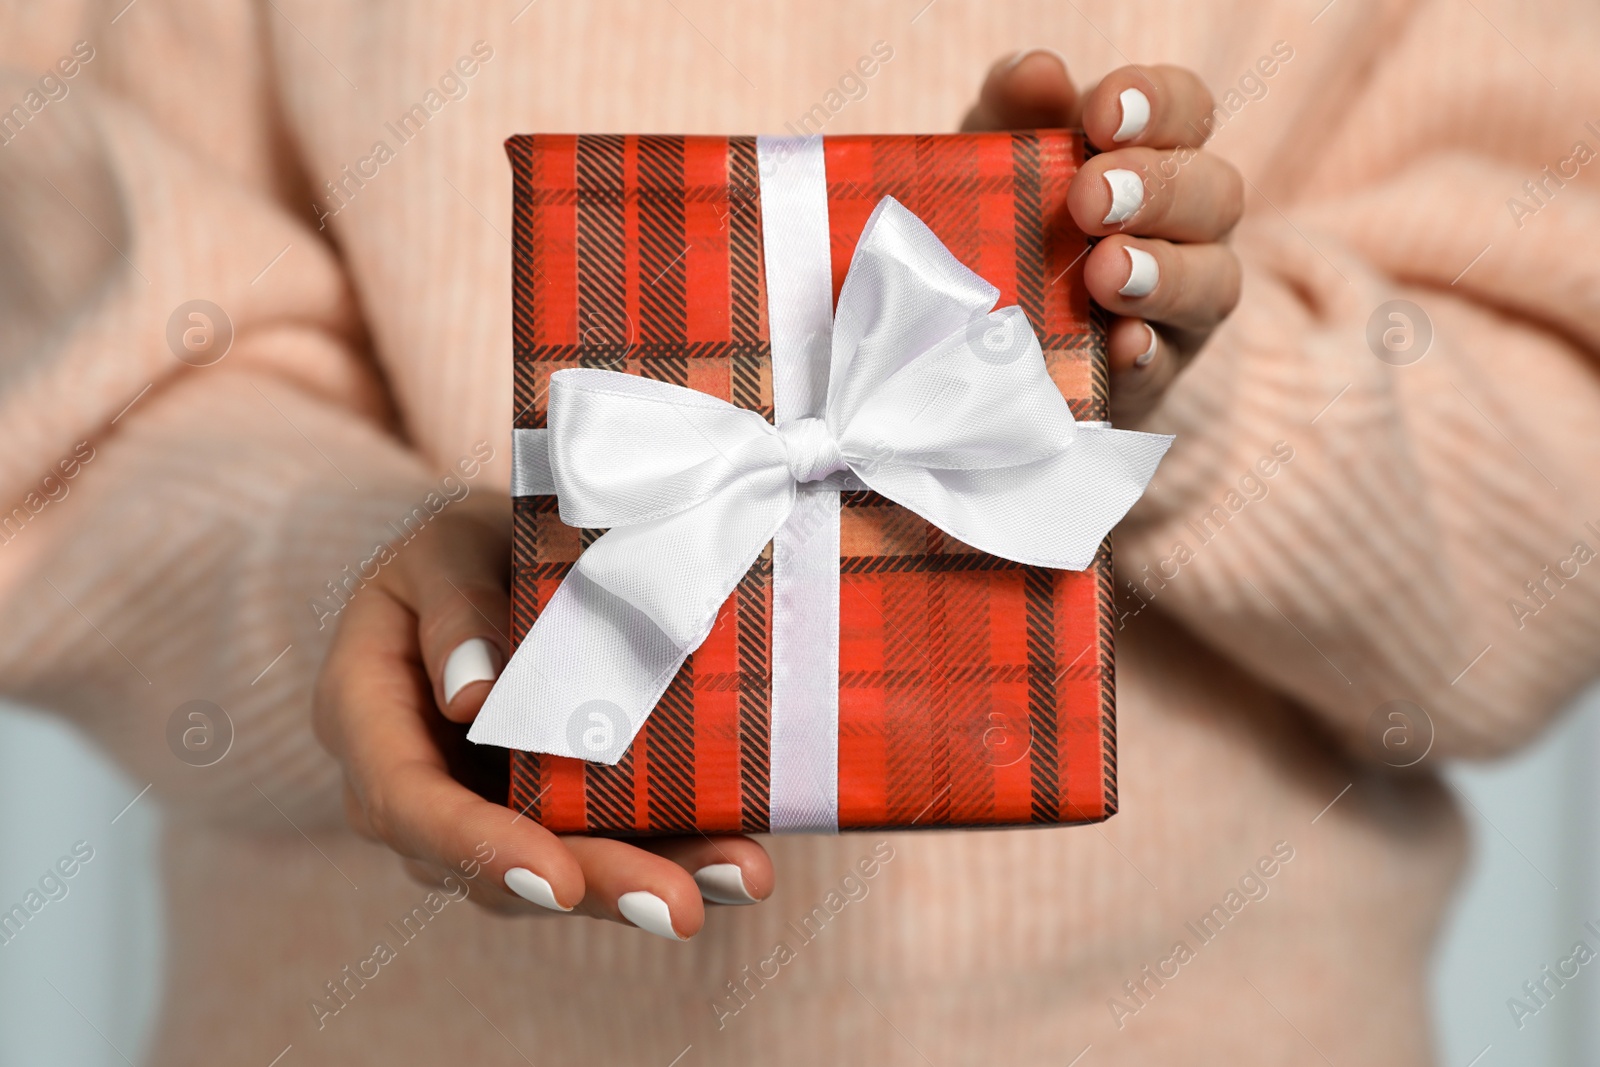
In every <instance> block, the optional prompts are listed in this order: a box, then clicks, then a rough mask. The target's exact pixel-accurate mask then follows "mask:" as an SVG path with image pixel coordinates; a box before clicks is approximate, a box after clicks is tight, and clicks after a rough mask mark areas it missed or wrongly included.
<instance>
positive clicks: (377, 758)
mask: <svg viewBox="0 0 1600 1067" xmlns="http://www.w3.org/2000/svg"><path fill="white" fill-rule="evenodd" d="M510 511H511V508H510V501H509V499H508V498H506V497H503V496H500V497H495V498H491V497H489V495H488V494H473V495H472V496H470V497H468V498H465V499H463V500H461V501H459V502H457V503H454V504H452V505H450V506H449V507H447V508H445V509H444V510H443V511H441V512H440V513H439V514H438V515H436V516H435V517H434V518H433V519H432V520H431V521H430V522H429V524H428V525H427V527H425V528H424V530H423V532H422V533H420V534H418V535H417V536H416V537H415V538H414V539H413V540H411V541H409V542H405V543H403V544H395V545H392V546H391V547H390V552H391V553H392V557H390V558H389V559H388V561H387V562H385V563H382V564H381V565H380V566H379V571H378V576H377V578H376V579H374V580H372V581H369V582H367V584H366V585H365V586H364V587H362V588H361V589H360V590H359V591H357V592H356V594H355V595H354V596H353V597H351V599H350V602H349V604H348V606H347V607H345V609H344V610H343V612H342V613H341V615H342V617H341V618H340V620H339V629H338V632H337V634H336V635H335V637H334V641H333V644H332V647H331V648H330V650H329V652H328V658H327V661H326V662H325V663H324V665H323V668H322V673H321V675H320V677H319V678H318V680H317V686H316V694H315V698H314V702H313V718H314V725H315V729H316V735H317V738H318V740H319V741H321V743H322V745H323V747H325V748H326V749H327V750H328V751H329V752H330V753H331V754H332V755H333V757H334V758H335V759H337V760H338V761H339V763H340V765H341V766H342V767H343V768H344V776H345V790H344V797H345V813H346V816H347V818H348V819H349V820H350V825H351V826H352V827H353V828H354V829H355V830H356V832H357V833H359V834H361V835H362V836H364V837H367V838H369V839H371V840H374V841H378V842H381V843H382V844H384V845H387V846H388V847H389V848H391V849H393V850H394V851H395V852H397V853H399V854H400V856H401V857H403V860H404V862H405V865H406V868H407V870H408V871H410V872H411V873H412V875H413V876H415V877H417V878H418V879H419V880H422V881H424V882H425V883H428V884H431V885H439V884H442V881H443V879H444V878H445V877H446V876H447V875H451V874H453V875H455V876H456V877H457V878H461V877H463V876H466V878H467V879H468V882H467V884H468V886H469V896H470V897H471V899H473V900H475V901H477V902H478V903H479V904H481V905H483V906H485V907H488V908H490V909H492V910H494V911H497V912H507V913H520V914H527V915H545V916H554V915H560V914H563V913H570V914H573V915H587V916H591V917H593V918H598V919H610V920H611V921H613V922H620V923H624V924H631V925H634V926H638V927H640V928H642V929H645V930H648V931H650V932H651V933H654V934H658V935H660V936H662V937H667V938H672V939H676V940H685V939H687V938H689V937H692V936H693V935H694V934H695V933H697V932H698V931H699V930H700V927H701V926H702V925H703V924H704V922H705V910H704V906H703V904H702V897H704V899H705V900H709V901H711V902H713V903H726V904H734V903H738V904H753V903H755V902H757V901H758V900H763V899H765V898H766V897H767V896H768V895H770V894H771V892H772V888H773V880H774V876H773V870H772V861H771V859H770V858H769V857H768V856H767V853H766V851H765V850H764V849H763V848H762V847H761V846H760V845H758V844H757V843H756V842H754V841H752V840H750V839H749V838H747V837H739V836H713V837H707V836H705V835H700V836H697V837H684V838H651V839H647V840H640V841H639V842H638V843H637V844H630V843H628V842H626V841H619V840H614V839H609V838H599V837H583V836H559V837H558V836H557V835H555V834H553V833H551V832H550V831H549V830H546V829H545V828H544V827H542V826H540V825H538V824H537V823H535V822H534V821H533V820H531V819H529V818H526V817H524V816H522V815H520V814H518V813H517V812H513V811H511V810H510V809H508V808H506V807H505V806H504V805H503V804H500V803H495V802H493V801H490V800H487V799H485V798H484V795H480V794H486V795H490V796H504V795H505V789H504V785H505V765H506V754H505V751H504V750H502V749H496V748H479V747H478V746H476V745H473V744H471V743H469V742H468V741H467V740H466V728H467V725H468V724H470V723H471V722H472V720H473V718H474V717H476V715H477V713H478V709H479V708H481V707H482V706H483V702H484V699H485V697H486V696H487V695H488V692H489V688H490V683H491V682H492V681H493V679H494V677H495V676H496V675H497V674H498V673H499V670H500V669H501V668H502V667H503V666H504V664H505V663H506V660H507V658H508V655H509V653H510V640H509V638H508V637H507V636H506V634H505V633H504V631H503V630H502V627H503V626H505V625H506V623H507V620H508V618H509V616H510V611H509V601H508V598H507V574H508V566H509V562H510V559H511V544H510V537H509V532H510V529H511V515H510ZM574 654H581V650H577V649H575V650H574ZM491 768H494V769H497V770H492V769H491ZM463 783H472V784H473V785H475V786H476V787H477V789H476V791H475V789H474V788H469V787H468V785H467V784H463Z"/></svg>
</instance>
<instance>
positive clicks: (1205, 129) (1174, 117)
mask: <svg viewBox="0 0 1600 1067" xmlns="http://www.w3.org/2000/svg"><path fill="white" fill-rule="evenodd" d="M1215 107H1216V103H1215V101H1213V100H1212V97H1211V91H1210V90H1209V89H1207V88H1206V86H1205V83H1204V82H1202V81H1201V80H1200V79H1199V77H1198V76H1196V75H1195V74H1194V72H1193V71H1190V70H1186V69H1184V68H1183V67H1168V66H1149V67H1139V66H1130V67H1121V68H1119V69H1117V70H1114V71H1112V72H1111V73H1110V74H1108V75H1106V76H1105V78H1104V79H1103V80H1102V81H1101V82H1100V84H1099V85H1097V86H1095V87H1094V88H1093V89H1092V90H1090V91H1089V92H1088V93H1086V94H1084V100H1083V132H1084V133H1085V134H1086V135H1087V136H1088V138H1089V141H1090V143H1091V144H1093V145H1094V146H1095V147H1096V148H1100V149H1107V148H1116V147H1121V146H1124V145H1148V146H1151V147H1155V148H1177V147H1180V146H1188V147H1191V148H1198V147H1199V146H1200V145H1203V144H1205V143H1206V139H1207V138H1208V137H1210V136H1211V129H1212V122H1213V120H1212V118H1211V114H1212V110H1213V109H1214V108H1215Z"/></svg>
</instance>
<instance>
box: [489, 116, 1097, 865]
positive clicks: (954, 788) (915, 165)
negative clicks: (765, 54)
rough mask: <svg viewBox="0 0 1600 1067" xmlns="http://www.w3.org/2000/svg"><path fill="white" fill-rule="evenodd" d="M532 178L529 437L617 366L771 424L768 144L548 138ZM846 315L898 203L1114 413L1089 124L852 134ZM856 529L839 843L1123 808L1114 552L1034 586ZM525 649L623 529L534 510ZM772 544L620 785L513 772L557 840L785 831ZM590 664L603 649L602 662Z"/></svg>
mask: <svg viewBox="0 0 1600 1067" xmlns="http://www.w3.org/2000/svg"><path fill="white" fill-rule="evenodd" d="M506 147H507V151H508V153H509V155H510V157H511V162H512V169H513V176H514V182H515V198H514V199H515V215H516V218H515V228H516V235H515V243H514V257H515V276H514V287H515V292H514V297H515V301H514V308H515V310H514V314H515V344H516V354H515V355H516V370H515V374H516V381H515V390H516V404H517V416H516V425H517V426H518V427H540V426H543V425H544V424H545V399H546V395H547V390H548V385H549V377H550V374H551V373H552V372H554V371H557V370H560V369H562V368H564V367H579V366H581V367H604V368H609V369H613V370H619V371H625V372H627V373H630V374H640V375H644V376H646V377H652V378H659V379H661V380H663V381H669V382H673V383H676V384H679V385H686V386H689V387H691V388H694V389H698V390H700V391H702V392H705V393H709V394H712V395H714V396H718V397H721V398H723V399H725V400H729V401H731V402H733V403H735V404H738V405H740V406H741V407H746V408H750V409H752V410H755V411H759V412H761V413H762V414H763V415H765V416H766V417H767V418H769V419H770V418H771V417H772V374H771V359H770V349H769V345H768V340H767V336H768V335H767V308H766V288H765V279H764V271H763V266H762V250H761V215H760V211H761V204H760V195H759V182H758V178H757V169H756V149H755V139H754V138H752V137H667V136H619V135H577V136H574V135H535V136H517V137H512V138H511V139H510V140H508V141H507V143H506ZM825 151H826V157H827V173H828V203H829V216H830V218H829V228H830V239H831V246H832V252H833V281H834V295H835V297H837V295H838V290H839V286H840V285H841V284H842V282H843V280H844V273H845V271H846V270H847V269H848V267H849V264H850V257H851V254H852V252H853V251H854V249H855V244H856V240H857V238H858V237H859V236H860V232H861V228H862V226H863V225H864V224H865V223H866V220H867V216H868V215H869V214H870V213H871V211H872V209H873V208H874V207H875V206H876V205H877V203H878V201H879V200H880V199H881V198H882V197H884V196H894V197H895V198H896V199H898V200H899V201H900V202H901V203H903V204H905V205H906V207H908V208H909V209H910V210H912V211H913V212H915V213H916V214H917V215H918V216H920V217H921V218H922V219H923V221H924V222H926V223H927V224H928V226H929V227H930V228H931V229H932V230H933V231H934V233H936V234H937V235H938V236H939V238H940V239H941V240H942V241H943V242H944V243H945V244H946V245H947V246H949V248H950V250H951V251H952V252H954V253H955V255H956V256H957V257H958V258H960V259H961V261H962V262H964V263H966V264H967V265H968V266H969V267H971V268H972V269H973V270H975V271H977V272H978V273H979V274H981V275H982V276H983V277H984V278H986V279H988V280H989V281H990V282H991V283H993V284H994V285H995V286H996V287H997V288H999V289H1000V290H1001V299H1000V305H1001V306H1005V305H1007V304H1017V305H1019V306H1021V308H1022V309H1023V311H1024V312H1026V314H1027V316H1028V319H1029V321H1030V322H1031V323H1032V325H1033V327H1034V329H1035V331H1036V332H1037V333H1038V334H1039V338H1040V342H1041V344H1042V346H1043V348H1044V353H1045V360H1046V363H1047V365H1048V367H1049V369H1050V373H1051V376H1052V377H1053V379H1054V380H1055V382H1056V384H1057V385H1058V386H1059V387H1060V389H1061V391H1062V394H1063V395H1064V396H1065V397H1066V398H1067V399H1068V401H1069V403H1070V405H1071V407H1072V411H1073V414H1074V415H1075V416H1076V417H1077V418H1079V419H1088V420H1096V419H1104V418H1105V417H1106V393H1107V377H1106V366H1105V343H1104V341H1105V333H1104V326H1103V322H1102V321H1101V320H1100V319H1099V317H1098V316H1096V315H1095V314H1093V313H1092V311H1091V308H1090V304H1089V300H1088V296H1087V293H1086V291H1085V290H1084V287H1083V280H1082V260H1083V253H1084V251H1085V249H1086V238H1085V237H1084V235H1083V234H1082V233H1080V232H1078V230H1077V229H1076V228H1075V227H1074V226H1073V225H1072V223H1071V220H1070V218H1069V217H1068V215H1067V212H1066V190H1067V182H1068V181H1069V180H1070V179H1071V177H1072V175H1073V174H1074V173H1075V171H1076V169H1077V166H1078V165H1079V163H1081V161H1082V159H1083V154H1084V144H1083V141H1082V138H1081V136H1080V135H1079V134H1077V133H1074V132H1068V131H1059V130H1056V131H1039V132H1032V133H985V134H961V135H954V134H952V135H931V136H874V137H830V138H827V139H826V142H825ZM843 505H844V506H843V508H842V517H841V522H840V560H839V569H840V578H841V581H840V605H839V609H840V657H839V659H840V678H839V720H840V721H839V824H840V828H841V829H866V828H879V827H895V828H907V827H951V826H1004V825H1023V824H1051V823H1063V822H1085V821H1094V820H1099V819H1103V818H1105V817H1107V816H1108V815H1110V814H1112V813H1113V812H1114V811H1115V810H1116V762H1115V752H1116V737H1115V719H1114V707H1115V704H1114V697H1113V692H1112V625H1111V623H1112V614H1111V612H1112V603H1111V559H1110V549H1109V544H1108V545H1106V546H1103V547H1102V549H1101V552H1100V555H1099V557H1098V559H1097V560H1096V562H1095V564H1094V566H1093V567H1091V568H1090V569H1089V570H1088V571H1085V572H1083V573H1081V574H1080V573H1074V572H1069V571H1052V570H1047V569H1043V568H1038V567H1026V566H1021V565H1019V564H1014V563H1011V562H1009V561H1006V560H1002V559H998V558H996V557H993V556H989V555H985V554H984V553H981V552H978V551H976V550H975V549H972V548H970V547H968V546H966V545H964V544H961V543H959V542H956V541H954V540H953V539H951V538H949V537H947V536H945V534H944V533H943V532H941V531H940V530H939V529H937V528H936V527H934V526H932V525H930V524H928V523H927V522H924V521H923V520H922V519H920V518H918V517H917V516H916V515H914V514H912V513H910V512H908V511H906V510H905V509H903V508H901V507H899V506H897V505H895V504H892V503H890V502H889V501H887V500H885V499H884V498H882V497H880V496H878V495H877V494H875V493H871V492H861V493H847V494H845V495H844V499H843ZM515 514H516V518H515V523H516V526H515V541H514V561H513V575H512V585H513V588H512V625H513V631H514V632H513V635H512V636H513V638H514V639H515V640H519V641H520V640H521V639H522V637H523V636H524V635H525V634H526V633H527V632H528V629H529V628H530V627H531V626H532V625H533V621H534V619H535V618H536V617H537V615H538V613H539V610H540V608H541V606H542V605H543V604H545V603H547V602H548V600H549V598H550V596H551V595H552V594H553V593H554V592H555V590H556V587H557V586H558V585H559V584H560V582H561V580H562V578H563V577H565V575H566V573H567V571H568V570H569V569H570V568H571V566H572V563H573V561H574V560H576V559H577V557H578V554H579V553H580V552H581V551H582V549H583V547H584V546H586V545H587V544H589V543H590V542H591V541H593V540H594V538H595V537H597V536H599V534H600V532H601V531H593V530H576V529H573V528H571V527H568V526H565V525H563V524H562V523H561V521H560V519H559V518H558V516H557V513H556V502H555V499H554V498H553V497H529V498H521V499H518V500H517V501H516V509H515ZM771 578H772V564H771V555H770V547H769V549H768V551H767V552H765V553H763V555H762V558H761V559H760V560H758V561H757V562H756V565H755V566H754V567H752V568H751V570H750V572H749V573H748V574H747V575H746V576H745V577H744V579H743V580H742V581H741V582H740V583H739V586H738V588H737V589H736V590H735V591H734V594H733V596H731V597H730V598H729V599H728V601H727V603H725V604H724V605H723V607H722V610H721V613H720V614H719V616H718V619H717V624H716V626H715V628H714V629H713V631H712V634H711V636H710V637H709V638H708V639H707V641H706V642H705V644H704V645H702V646H701V647H700V648H699V649H698V650H697V651H696V652H695V653H694V655H692V656H691V657H689V660H688V662H687V663H685V665H684V667H683V669H682V671H680V672H679V674H678V676H677V678H676V679H674V681H673V682H672V684H671V686H669V687H668V689H667V691H666V693H665V695H664V696H663V697H662V700H661V703H660V704H659V705H658V706H657V707H656V709H655V711H654V712H653V713H652V714H651V715H650V718H649V720H648V721H647V722H646V724H645V726H644V728H643V729H642V730H641V731H640V733H639V736H638V737H637V738H636V739H635V741H634V743H633V745H632V746H631V747H630V748H629V750H628V752H627V754H626V755H625V756H624V757H623V759H622V761H621V762H620V763H619V764H617V766H615V767H606V766H603V765H600V764H593V763H584V762H582V761H579V760H572V759H565V758H560V757H554V756H544V755H535V754H529V753H521V752H518V753H513V755H512V778H511V797H510V800H511V805H512V806H513V807H515V808H517V809H518V810H520V811H524V812H526V813H527V814H528V815H529V816H530V817H532V818H534V819H536V820H538V821H539V822H541V823H543V824H544V825H546V826H548V827H550V828H551V829H554V830H558V831H563V832H572V831H587V832H591V833H597V834H613V835H639V834H678V833H689V832H694V831H701V832H707V833H709V832H719V831H720V832H729V831H744V832H760V831H763V830H766V829H767V827H768V800H769V782H770V767H769V763H768V758H769V748H768V739H769V726H770V688H771V674H770V640H771V629H772V598H771ZM574 654H581V651H579V650H575V653H574Z"/></svg>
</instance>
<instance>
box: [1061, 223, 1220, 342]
mask: <svg viewBox="0 0 1600 1067" xmlns="http://www.w3.org/2000/svg"><path fill="white" fill-rule="evenodd" d="M1083 277H1084V283H1085V285H1086V286H1087V287H1088V289H1089V296H1090V297H1091V298H1092V299H1093V300H1094V301H1095V303H1097V304H1099V305H1100V306H1101V307H1103V308H1105V309H1106V310H1107V311H1109V312H1111V313H1113V314H1115V315H1128V316H1131V317H1133V318H1141V319H1144V320H1145V321H1147V322H1153V323H1157V324H1160V325H1164V326H1171V327H1176V328H1177V329H1180V330H1191V331H1201V330H1210V329H1211V328H1213V327H1214V326H1216V324H1217V323H1219V322H1221V321H1222V320H1223V319H1224V318H1226V317H1227V316H1228V313H1229V312H1231V311H1232V310H1233V308H1234V305H1236V304H1237V303H1238V302H1239V260H1238V259H1237V258H1236V257H1235V256H1234V254H1233V252H1232V250H1231V249H1229V248H1228V247H1227V246H1226V245H1220V244H1201V245H1175V244H1168V243H1167V242H1166V241H1153V240H1144V239H1135V238H1131V237H1124V236H1122V235H1120V234H1119V235H1117V236H1114V237H1107V238H1106V239H1105V240H1104V241H1101V242H1100V243H1099V244H1097V245H1096V246H1095V248H1094V251H1092V252H1090V253H1089V258H1088V259H1087V260H1086V261H1085V262H1084V265H1083Z"/></svg>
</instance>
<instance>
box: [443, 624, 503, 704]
mask: <svg viewBox="0 0 1600 1067" xmlns="http://www.w3.org/2000/svg"><path fill="white" fill-rule="evenodd" d="M499 660H500V655H499V653H497V652H496V651H495V648H494V646H493V645H491V644H490V643H489V642H487V641H485V640H484V639H483V638H481V637H474V638H471V639H469V640H466V641H463V642H461V643H460V644H459V645H457V646H456V648H455V651H454V652H452V653H450V656H449V658H448V659H446V660H445V661H444V702H445V703H446V704H448V703H450V702H451V701H452V700H454V699H455V698H456V694H457V693H459V692H461V689H462V687H463V686H468V685H471V684H472V683H473V682H492V681H494V680H495V676H496V675H498V674H499V673H500V671H499V667H498V663H499Z"/></svg>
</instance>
